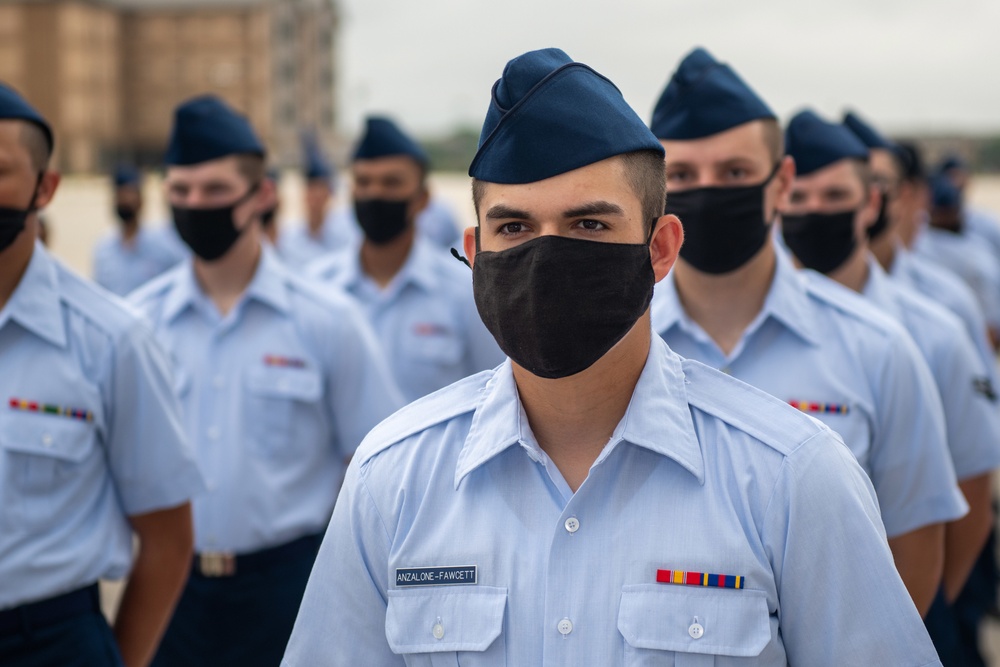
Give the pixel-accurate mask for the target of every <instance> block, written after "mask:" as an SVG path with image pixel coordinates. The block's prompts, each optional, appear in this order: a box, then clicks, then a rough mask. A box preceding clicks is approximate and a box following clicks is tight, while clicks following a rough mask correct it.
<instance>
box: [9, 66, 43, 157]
mask: <svg viewBox="0 0 1000 667" xmlns="http://www.w3.org/2000/svg"><path fill="white" fill-rule="evenodd" d="M0 120H24V121H28V122H29V123H34V124H35V125H37V126H38V127H39V128H41V130H42V132H44V133H45V138H46V139H47V140H48V142H49V153H50V154H51V153H52V147H53V145H54V144H55V139H54V136H53V134H52V127H51V126H49V123H48V121H46V120H45V118H44V117H42V114H41V113H39V112H38V110H37V109H35V107H33V106H31V105H30V104H28V100H26V99H24V98H23V97H21V95H20V93H18V92H17V91H16V90H14V89H13V88H11V87H9V86H6V85H4V84H2V83H0Z"/></svg>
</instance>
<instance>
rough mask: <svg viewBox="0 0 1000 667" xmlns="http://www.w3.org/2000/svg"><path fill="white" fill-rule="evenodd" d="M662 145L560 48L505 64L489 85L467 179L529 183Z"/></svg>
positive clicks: (603, 82) (615, 94) (601, 81)
mask: <svg viewBox="0 0 1000 667" xmlns="http://www.w3.org/2000/svg"><path fill="white" fill-rule="evenodd" d="M638 150H650V151H656V152H658V153H659V154H660V155H662V154H663V147H662V146H660V142H659V141H657V140H656V137H654V136H653V134H652V133H651V132H650V131H649V129H648V128H647V127H646V124H645V123H643V122H642V119H641V118H639V116H638V115H636V113H635V111H633V110H632V108H631V107H629V105H628V104H627V103H626V102H625V98H624V97H622V94H621V92H620V91H619V90H618V88H616V87H615V84H613V83H611V82H610V81H609V80H608V79H606V78H605V77H603V76H601V75H600V74H598V73H597V72H595V71H594V70H592V69H591V68H590V67H588V66H586V65H584V64H583V63H578V62H573V60H572V59H571V58H570V57H569V56H568V55H566V54H565V53H564V52H563V51H561V50H560V49H542V50H540V51H530V52H528V53H525V54H524V55H522V56H518V57H517V58H514V59H513V60H511V61H510V62H508V63H507V66H506V67H505V68H504V70H503V75H502V76H501V77H500V79H498V80H497V82H496V83H495V84H493V94H492V99H491V100H490V107H489V110H488V111H487V112H486V121H485V122H484V123H483V130H482V133H481V134H480V136H479V150H478V151H477V152H476V157H475V158H473V160H472V164H471V165H470V166H469V175H470V176H472V177H473V178H477V179H479V180H482V181H487V182H490V183H534V182H535V181H541V180H544V179H546V178H550V177H552V176H556V175H558V174H563V173H566V172H568V171H572V170H574V169H579V168H580V167H584V166H586V165H588V164H593V163H594V162H600V161H601V160H604V159H607V158H609V157H613V156H615V155H621V154H623V153H629V152H632V151H638Z"/></svg>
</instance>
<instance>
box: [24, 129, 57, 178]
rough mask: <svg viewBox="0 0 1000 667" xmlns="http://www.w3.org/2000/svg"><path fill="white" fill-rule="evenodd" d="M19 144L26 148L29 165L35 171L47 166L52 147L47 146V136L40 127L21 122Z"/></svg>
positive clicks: (44, 168) (42, 169)
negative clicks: (29, 159)
mask: <svg viewBox="0 0 1000 667" xmlns="http://www.w3.org/2000/svg"><path fill="white" fill-rule="evenodd" d="M21 144H22V145H23V146H24V147H25V148H26V149H28V156H29V157H30V158H31V166H32V167H33V168H34V169H35V171H38V172H42V171H45V170H46V169H48V168H49V158H51V157H52V148H51V147H50V146H49V138H48V137H47V136H46V134H45V131H44V130H42V128H40V127H38V126H37V125H35V124H34V123H30V122H27V121H25V122H22V123H21Z"/></svg>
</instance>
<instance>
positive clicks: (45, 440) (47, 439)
mask: <svg viewBox="0 0 1000 667" xmlns="http://www.w3.org/2000/svg"><path fill="white" fill-rule="evenodd" d="M52 442H53V440H52V434H51V433H46V434H45V435H43V436H42V444H43V445H45V446H46V447H51V446H52Z"/></svg>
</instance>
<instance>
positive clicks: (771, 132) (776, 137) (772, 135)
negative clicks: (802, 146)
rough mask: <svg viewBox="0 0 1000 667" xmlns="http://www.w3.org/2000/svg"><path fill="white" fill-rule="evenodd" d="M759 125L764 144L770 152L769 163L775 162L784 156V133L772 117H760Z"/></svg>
mask: <svg viewBox="0 0 1000 667" xmlns="http://www.w3.org/2000/svg"><path fill="white" fill-rule="evenodd" d="M760 127H761V130H762V131H763V133H764V144H765V145H766V146H767V150H768V152H769V153H770V154H771V164H777V163H778V162H780V161H781V160H782V158H784V157H785V135H784V133H783V132H782V131H781V125H779V124H778V121H776V120H775V119H773V118H762V119H761V125H760Z"/></svg>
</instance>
